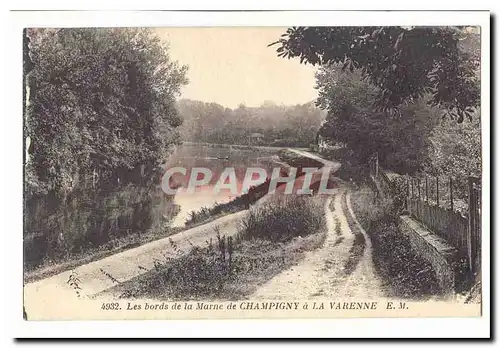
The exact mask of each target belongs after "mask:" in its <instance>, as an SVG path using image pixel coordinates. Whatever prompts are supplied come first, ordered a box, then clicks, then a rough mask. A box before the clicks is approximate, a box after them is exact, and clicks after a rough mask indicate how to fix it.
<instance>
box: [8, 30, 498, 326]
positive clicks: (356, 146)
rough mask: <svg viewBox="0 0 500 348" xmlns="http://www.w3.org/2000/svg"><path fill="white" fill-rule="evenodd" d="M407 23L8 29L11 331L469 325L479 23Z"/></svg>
mask: <svg viewBox="0 0 500 348" xmlns="http://www.w3.org/2000/svg"><path fill="white" fill-rule="evenodd" d="M409 23H411V24H408V25H388V26H382V25H372V24H371V22H367V23H366V24H364V23H363V22H360V23H358V24H356V25H336V24H335V23H332V24H331V25H329V26H327V25H318V26H301V25H297V26H294V23H291V25H289V26H281V25H280V26H259V25H255V26H248V25H245V26H223V25H221V26H216V25H214V26H159V25H154V26H111V25H110V26H83V27H82V26H80V25H75V26H66V25H65V26H47V25H44V26H38V27H37V26H27V27H24V28H23V30H22V32H21V31H20V32H18V33H17V35H18V36H19V37H18V39H19V40H21V39H22V72H23V77H22V91H23V94H22V127H23V145H22V146H23V155H22V158H23V235H22V246H23V259H22V262H23V290H22V292H23V303H22V308H19V311H20V313H21V312H22V315H23V318H24V320H26V321H47V320H130V319H131V320H143V319H160V320H168V319H242V318H248V319H284V318H296V319H307V318H338V319H344V318H395V317H396V318H411V317H429V318H433V317H481V316H482V315H483V296H484V286H483V284H484V283H483V280H484V279H483V276H484V271H483V269H484V267H483V265H484V260H483V254H484V251H485V250H486V249H487V248H489V245H486V246H485V245H484V235H485V234H489V233H490V231H489V225H488V226H485V225H484V224H483V221H484V208H483V205H484V204H486V203H485V202H484V197H485V192H484V190H488V186H486V187H485V184H484V178H483V173H484V171H485V170H488V171H489V168H485V167H484V166H485V164H484V158H485V155H484V154H485V143H484V139H483V137H484V132H485V130H484V127H485V125H484V122H485V120H486V121H488V125H489V120H488V119H489V109H488V114H485V113H484V109H483V106H484V105H483V104H484V98H482V96H483V97H484V95H483V93H484V89H483V88H482V74H481V73H482V71H483V72H484V70H483V69H485V68H486V69H488V68H489V65H485V63H484V58H483V56H482V53H483V52H482V47H484V45H485V42H484V30H485V28H484V27H482V26H481V24H482V22H476V23H474V22H467V23H464V24H463V25H458V24H460V22H457V25H427V24H425V23H423V24H422V25H415V23H414V21H412V22H409ZM488 30H489V28H488ZM488 33H489V31H488ZM487 44H488V45H489V43H487ZM19 57H20V55H19ZM19 63H20V64H21V62H19ZM488 64H489V61H488ZM483 76H484V75H483ZM19 102H21V101H19ZM488 103H489V102H488ZM487 132H489V130H487ZM487 146H488V147H489V144H487ZM487 150H488V153H489V149H487ZM488 163H489V162H488ZM488 207H489V206H488ZM488 209H489V208H488ZM488 218H489V211H488ZM488 255H489V254H488ZM488 260H489V259H488ZM488 284H489V283H488Z"/></svg>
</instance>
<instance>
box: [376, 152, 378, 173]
mask: <svg viewBox="0 0 500 348" xmlns="http://www.w3.org/2000/svg"><path fill="white" fill-rule="evenodd" d="M376 156H377V157H376V158H375V161H376V162H375V177H376V178H378V152H377V153H376Z"/></svg>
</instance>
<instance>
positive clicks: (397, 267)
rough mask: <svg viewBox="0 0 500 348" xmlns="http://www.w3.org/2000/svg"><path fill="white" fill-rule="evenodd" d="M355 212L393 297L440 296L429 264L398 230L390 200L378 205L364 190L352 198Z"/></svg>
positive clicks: (369, 192)
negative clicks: (368, 236) (369, 240)
mask: <svg viewBox="0 0 500 348" xmlns="http://www.w3.org/2000/svg"><path fill="white" fill-rule="evenodd" d="M351 201H352V205H353V210H354V213H355V214H356V216H357V218H358V220H359V222H360V224H361V225H362V226H363V228H364V229H365V230H366V232H367V233H368V234H369V235H370V238H371V241H372V245H373V249H374V253H373V258H374V260H373V261H374V264H375V267H376V269H377V271H378V272H379V274H380V275H381V276H382V278H383V279H384V280H385V282H386V283H387V285H388V286H387V288H388V290H389V291H390V294H389V295H390V296H391V297H400V298H408V299H425V298H428V297H430V296H433V295H439V294H440V293H441V291H440V289H439V286H438V282H437V280H436V277H435V274H434V271H433V269H432V266H431V265H430V263H429V262H427V261H426V260H424V259H423V258H421V257H420V256H418V255H417V254H416V253H415V252H414V251H413V250H412V249H411V246H410V243H409V240H408V238H407V237H406V236H405V235H404V234H403V233H401V232H400V231H399V229H398V222H397V219H396V217H394V215H393V213H392V212H391V210H392V205H391V202H390V201H382V202H375V200H374V193H373V191H372V190H370V189H369V188H368V187H366V186H365V187H363V188H361V189H360V190H358V191H356V192H354V193H353V194H352V196H351Z"/></svg>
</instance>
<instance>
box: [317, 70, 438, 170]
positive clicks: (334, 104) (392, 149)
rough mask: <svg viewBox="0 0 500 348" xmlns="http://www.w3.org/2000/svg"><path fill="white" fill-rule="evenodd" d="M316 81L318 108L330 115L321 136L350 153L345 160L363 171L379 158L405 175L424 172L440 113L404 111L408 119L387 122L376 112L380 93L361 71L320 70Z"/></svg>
mask: <svg viewBox="0 0 500 348" xmlns="http://www.w3.org/2000/svg"><path fill="white" fill-rule="evenodd" d="M316 81H317V86H316V87H317V88H318V90H319V91H318V94H319V96H318V106H319V107H320V108H322V109H326V110H328V115H327V117H326V120H325V122H324V123H323V125H322V127H321V129H320V135H321V136H323V137H324V138H326V139H328V140H330V141H331V142H333V143H340V144H342V145H343V146H345V147H346V148H347V149H348V150H350V151H348V152H349V153H348V155H349V156H348V157H349V158H342V159H349V161H351V162H353V163H354V164H356V165H359V164H360V163H367V161H368V159H369V158H370V157H371V156H372V155H373V153H375V152H378V153H379V159H380V161H381V165H383V166H385V167H386V168H391V169H394V170H396V171H398V172H401V173H407V172H415V171H417V170H419V169H420V167H421V165H422V163H423V162H424V161H425V160H426V154H427V152H426V151H425V149H426V147H427V145H428V144H427V143H428V138H429V135H430V132H431V130H432V128H433V126H434V124H435V122H436V117H434V116H435V115H436V113H437V111H436V110H435V109H431V108H429V107H427V106H425V104H424V103H414V104H411V105H408V106H404V107H402V108H401V114H402V115H403V117H387V116H386V114H385V113H384V112H380V111H376V110H374V109H373V103H374V101H375V99H376V95H377V93H378V89H377V88H376V87H375V86H373V85H372V84H370V83H369V82H367V81H364V80H363V78H362V74H361V73H360V72H359V71H353V72H352V73H348V72H345V71H342V69H340V68H339V67H330V68H321V69H320V70H319V71H318V73H317V76H316ZM344 152H345V151H344Z"/></svg>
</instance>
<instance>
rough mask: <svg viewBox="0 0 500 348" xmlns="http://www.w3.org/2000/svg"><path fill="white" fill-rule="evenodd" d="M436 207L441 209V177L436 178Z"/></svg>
mask: <svg viewBox="0 0 500 348" xmlns="http://www.w3.org/2000/svg"><path fill="white" fill-rule="evenodd" d="M436 205H437V206H438V207H439V177H438V176H436Z"/></svg>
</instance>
